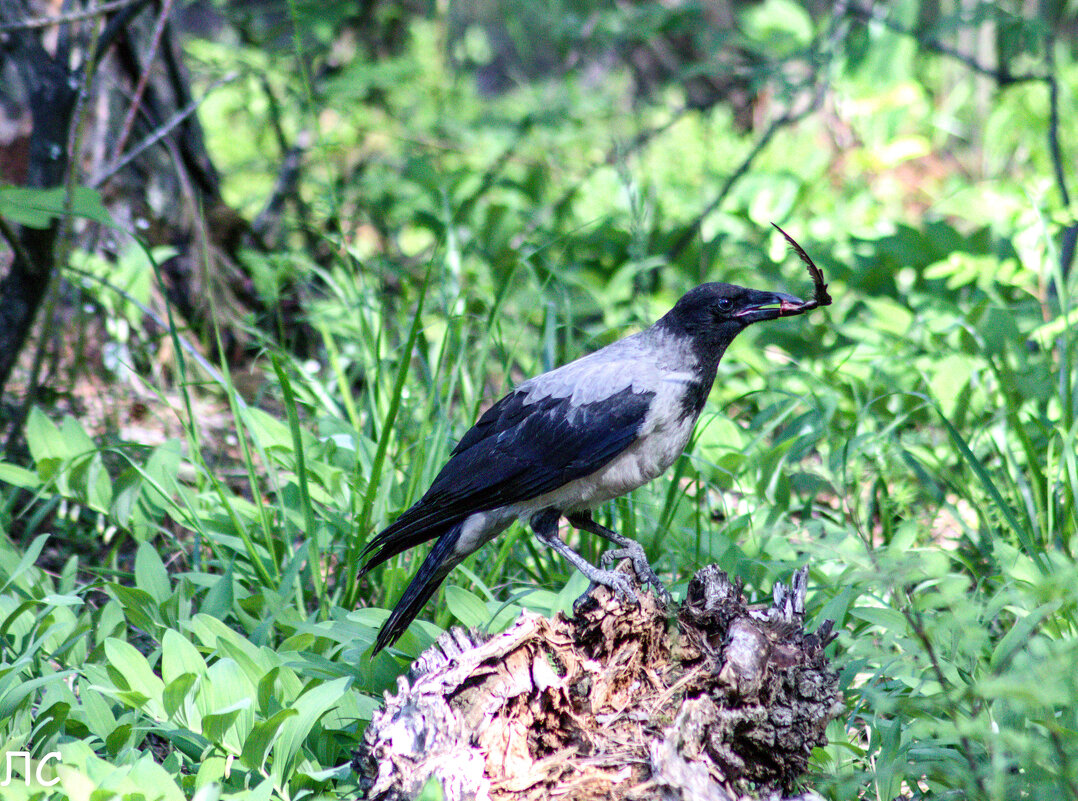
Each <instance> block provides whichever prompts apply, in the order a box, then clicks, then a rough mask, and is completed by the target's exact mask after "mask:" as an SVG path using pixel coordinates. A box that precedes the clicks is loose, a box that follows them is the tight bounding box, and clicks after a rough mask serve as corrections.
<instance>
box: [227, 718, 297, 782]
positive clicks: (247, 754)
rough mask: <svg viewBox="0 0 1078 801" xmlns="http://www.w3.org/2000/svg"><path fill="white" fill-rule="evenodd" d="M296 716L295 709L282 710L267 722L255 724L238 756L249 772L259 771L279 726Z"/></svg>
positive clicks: (279, 728) (278, 731)
mask: <svg viewBox="0 0 1078 801" xmlns="http://www.w3.org/2000/svg"><path fill="white" fill-rule="evenodd" d="M298 714H299V713H298V712H297V711H296V710H295V709H282V710H280V711H279V712H277V714H275V715H273V716H272V717H270V718H269V719H268V720H264V721H262V722H261V723H257V724H255V727H254V728H253V729H251V733H250V734H248V735H247V739H246V740H245V741H244V743H243V753H242V754H241V755H240V759H241V760H243V763H244V764H245V765H246V766H247V767H249V768H250V769H251V770H261V769H262V763H263V762H264V761H265V759H266V752H267V751H268V750H269V747H270V746H271V745H272V744H273V742H274V740H276V739H277V736H278V734H279V733H280V730H281V726H283V725H284V722H285V721H286V720H288V719H289V718H291V717H294V716H296V715H298Z"/></svg>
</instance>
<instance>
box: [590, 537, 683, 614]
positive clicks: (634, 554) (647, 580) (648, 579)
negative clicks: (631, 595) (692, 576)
mask: <svg viewBox="0 0 1078 801" xmlns="http://www.w3.org/2000/svg"><path fill="white" fill-rule="evenodd" d="M620 559H628V560H629V561H630V562H631V563H632V566H633V572H634V573H636V580H637V581H638V582H639V583H640V584H642V585H648V584H650V585H651V587H652V589H653V590H654V591H655V593H656V594H657V595H658V596H659V599H660V600H661V601H662V602H663V604H664V605H667V606H669V605H670V603H672V602H673V600H674V599H673V597H672V596H671V595H670V591H669V590H667V589H666V586H665V585H664V584H663V583H662V581H660V580H659V576H658V575H657V574H656V573H655V570H654V568H652V566H651V565H650V564H649V563H648V559H647V555H646V554H645V553H644V548H643V546H642V545H640V543H638V542H635V541H634V540H627V541H626V544H625V545H624V546H623V547H621V548H614V549H612V550H609V551H606V552H605V553H603V555H602V556H601V557H599V564H601V565H602V566H603V567H604V568H610V567H611V566H613V565H614V564H616V563H617V562H618V560H620Z"/></svg>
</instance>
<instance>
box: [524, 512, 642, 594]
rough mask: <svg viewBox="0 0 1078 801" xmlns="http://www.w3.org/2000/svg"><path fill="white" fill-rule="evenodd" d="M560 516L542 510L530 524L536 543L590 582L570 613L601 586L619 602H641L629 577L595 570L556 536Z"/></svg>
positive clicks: (611, 571)
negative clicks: (556, 554)
mask: <svg viewBox="0 0 1078 801" xmlns="http://www.w3.org/2000/svg"><path fill="white" fill-rule="evenodd" d="M560 517H561V512H559V511H558V510H556V509H544V510H543V511H541V512H538V513H536V514H534V515H532V518H531V520H530V521H529V522H530V523H531V527H532V531H534V532H535V537H536V539H538V540H539V542H541V543H543V545H547V546H549V547H551V548H553V549H554V550H555V551H557V552H558V553H559V554H561V556H562V557H563V558H564V559H565V561H567V562H568V563H569V564H571V565H572V566H573V567H575V568H576V569H577V570H579V571H580V572H581V573H583V574H584V576H585V577H586V578H587V579H588V581H590V582H591V586H589V587H588V589H587V591H586V592H585V593H584V594H583V595H581V596H580V597H579V598H577V599H576V600H575V601H574V602H573V613H574V614H575V613H576V612H577V611H578V609H577V607H578V606H579V605H580V604H581V603H582V602H583V601H586V600H587V599H588V597H589V596H590V595H591V592H592V590H594V589H595V588H596V587H598V586H599V585H600V584H601V585H603V586H604V587H609V588H610V589H611V590H613V592H614V596H615V597H616V598H617V599H618V600H620V601H625V602H630V603H634V604H638V603H640V599H639V598H638V597H637V595H636V591H635V590H634V589H633V585H632V582H630V581H629V577H628V576H626V575H625V574H624V573H619V572H617V571H616V570H604V569H602V568H598V567H596V566H595V565H593V564H591V562H589V561H588V560H587V559H585V558H584V557H583V556H581V555H580V554H578V553H577V552H576V551H574V550H573V549H572V548H570V547H569V546H568V545H567V544H566V543H565V542H563V541H562V539H561V538H560V537H559V536H558V519H559V518H560ZM638 547H639V546H638ZM653 575H654V574H653Z"/></svg>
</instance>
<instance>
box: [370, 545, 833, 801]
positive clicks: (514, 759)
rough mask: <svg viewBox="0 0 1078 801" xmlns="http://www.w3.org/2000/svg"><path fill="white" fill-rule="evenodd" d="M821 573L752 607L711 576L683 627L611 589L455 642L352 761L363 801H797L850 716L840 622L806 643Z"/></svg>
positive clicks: (704, 573)
mask: <svg viewBox="0 0 1078 801" xmlns="http://www.w3.org/2000/svg"><path fill="white" fill-rule="evenodd" d="M806 574H807V569H804V570H801V571H798V573H797V574H795V576H794V580H793V583H792V586H791V587H789V588H787V587H785V586H783V585H776V587H775V589H774V602H773V604H772V605H771V607H770V608H766V609H765V608H750V607H748V606H746V604H745V602H744V600H743V598H742V597H741V586H740V583H737V584H732V583H731V582H730V581H729V580H728V579H727V577H726V574H725V573H723V572H722V571H721V570H719V569H718V568H717V567H715V566H714V565H711V566H708V567H705V568H703V569H702V570H701V571H699V572H698V573H697V574H696V576H695V577H694V578H693V580H692V582H691V583H690V584H689V588H688V593H687V598H686V601H685V603H684V605H683V606H682V607H681V608H680V609H679V610H678V614H677V630H676V631H670V628H671V627H670V626H668V620H667V615H666V612H665V611H664V610H663V609H662V608H661V606H659V605H658V603H657V601H656V600H655V598H654V597H653V596H652V595H651V594H644V595H641V603H640V605H639V606H638V607H637V606H632V605H626V604H622V603H619V602H618V601H616V600H615V599H614V598H613V597H612V596H611V594H610V593H609V592H607V591H606V589H605V588H599V589H598V590H596V592H595V594H594V597H595V601H596V602H595V603H594V604H592V605H591V608H590V609H588V610H586V611H584V612H582V614H580V615H579V616H577V617H575V618H573V619H567V618H565V617H563V616H558V617H557V618H556V619H554V620H550V619H547V618H543V617H540V616H538V615H534V614H524V615H522V616H521V618H520V619H519V620H518V621H517V623H516V624H515V625H514V626H513V627H512V628H511V629H509V630H508V631H506V632H504V633H502V634H498V635H495V636H493V637H488V636H485V635H478V634H476V633H474V632H472V633H468V632H465V631H463V630H461V629H454V630H452V631H449V632H447V633H446V634H444V635H443V636H442V637H440V638H439V639H438V641H437V643H436V644H435V645H433V646H432V647H431V648H430V649H428V650H427V651H426V652H425V653H424V654H423V655H422V656H420V657H419V659H418V660H416V662H415V664H414V665H413V666H412V670H411V671H410V673H409V674H408V676H407V677H404V676H402V677H401V678H400V679H398V685H397V690H398V691H397V694H396V695H394V696H391V695H389V694H388V693H387V694H386V700H385V705H384V707H383V708H382V709H381V710H380V711H379V712H378V713H376V714H375V716H374V719H373V720H372V721H371V724H370V726H369V727H368V729H367V731H366V734H365V736H364V743H363V746H362V747H361V748H360V749H359V751H357V753H356V757H355V760H354V762H353V765H354V767H355V769H356V770H357V771H359V772H360V773H361V774H362V775H363V777H364V781H363V785H362V786H363V787H364V791H365V796H364V798H368V799H376V800H377V801H398V800H399V799H411V798H414V797H415V796H416V795H417V794H418V793H419V792H420V790H422V788H423V786H424V785H425V784H426V783H427V781H428V780H430V779H431V778H436V779H437V780H438V781H439V782H440V783H441V784H442V786H443V788H444V792H445V798H446V799H447V800H448V801H457V800H458V799H459V800H460V801H463V800H464V799H476V800H477V801H486V799H490V801H507V800H508V799H513V801H532V799H551V798H555V799H556V798H565V799H663V800H664V801H667V800H669V801H681V800H682V799H684V801H689V800H690V799H691V800H692V801H701V800H704V801H712V800H714V801H729V800H732V799H737V800H738V801H741V800H742V799H780V798H788V797H789V796H785V795H784V792H788V791H789V790H790V788H791V787H792V786H793V784H794V782H795V781H796V779H797V778H798V777H799V776H800V775H801V774H802V773H803V772H804V770H805V767H806V765H807V760H808V755H809V752H810V751H811V749H812V748H813V747H814V746H817V745H822V744H823V743H825V742H826V739H825V736H824V730H825V728H826V726H827V723H828V722H829V721H830V720H831V719H832V718H834V717H836V716H837V715H838V714H839V713H840V712H841V711H842V696H841V694H840V693H839V692H838V676H837V674H836V673H835V672H834V671H833V670H832V669H831V668H830V667H829V665H828V660H827V659H826V657H825V656H824V653H823V649H824V647H825V646H826V645H827V643H829V642H830V641H831V640H832V639H833V638H834V636H835V635H834V634H833V633H832V631H831V622H830V621H826V622H825V623H824V624H823V625H821V626H820V628H819V630H818V631H817V632H815V633H814V634H806V633H805V632H804V629H803V618H804V601H805V576H806ZM795 797H797V798H809V797H815V796H813V795H811V794H808V795H800V796H795Z"/></svg>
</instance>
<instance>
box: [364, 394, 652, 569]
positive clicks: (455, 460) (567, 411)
mask: <svg viewBox="0 0 1078 801" xmlns="http://www.w3.org/2000/svg"><path fill="white" fill-rule="evenodd" d="M653 396H654V393H653V392H634V391H633V389H632V387H631V386H630V387H626V388H625V389H623V390H621V391H620V392H617V393H615V394H613V395H610V396H609V397H607V398H604V399H602V400H601V401H596V402H594V403H586V404H580V405H574V404H573V403H572V401H571V399H570V398H568V397H560V398H559V397H546V398H541V399H539V400H535V401H532V402H530V403H526V402H525V400H526V399H527V397H528V392H527V391H526V390H523V389H518V390H517V391H515V392H512V393H510V394H509V395H506V396H505V397H504V398H502V399H501V400H500V401H498V402H497V403H496V404H494V405H493V406H492V407H490V409H488V410H487V412H486V413H485V414H484V415H483V416H482V417H480V418H479V421H478V422H477V423H476V424H475V426H474V427H473V428H471V429H470V430H469V431H468V432H467V433H466V434H465V435H464V437H462V438H461V440H460V442H459V443H457V446H456V448H454V449H453V453H452V455H451V457H450V459H449V461H448V462H447V463H446V465H445V467H443V468H442V470H441V472H440V473H439V474H438V476H437V477H436V478H435V479H434V483H433V484H431V487H430V489H429V490H427V492H426V494H424V495H423V497H422V498H421V499H420V500H419V502H418V503H416V504H415V505H414V506H412V508H410V509H409V510H408V511H406V512H405V513H404V514H402V515H401V516H400V517H399V518H397V520H396V521H395V522H394V523H393V524H392V525H391V526H389V528H387V529H386V530H385V531H383V532H382V533H380V534H379V535H378V536H377V537H375V538H374V539H373V540H371V542H369V543H368V544H367V547H366V548H365V549H364V554H372V556H371V558H370V559H369V561H368V562H367V563H366V565H364V567H363V570H364V572H366V571H367V570H369V569H370V568H372V567H374V566H375V565H377V564H380V563H381V562H383V561H385V560H386V559H388V558H390V557H391V556H394V555H396V554H398V553H401V552H403V551H406V550H408V549H409V548H412V547H414V546H415V545H419V544H420V543H422V542H426V541H427V540H430V539H433V538H434V537H437V536H440V535H441V534H442V533H444V532H445V531H447V530H448V529H449V528H450V527H452V526H453V525H455V524H456V523H458V522H460V521H461V520H463V519H464V518H465V517H467V516H468V515H469V514H472V513H473V512H481V511H486V510H489V509H495V508H497V507H499V506H506V505H509V504H513V503H518V502H521V501H527V500H530V499H531V498H535V497H537V496H539V495H542V494H544V493H547V492H550V491H552V490H555V489H557V488H558V487H560V486H562V485H563V484H566V483H568V482H569V481H573V480H574V479H577V478H582V477H583V476H586V475H588V474H590V473H593V472H594V471H596V470H598V469H599V468H600V467H602V466H603V465H604V464H606V463H607V462H609V461H610V460H611V459H613V458H614V457H615V456H617V455H618V454H619V453H621V452H622V451H623V450H625V448H627V447H628V446H629V445H630V444H632V442H633V440H635V439H636V434H637V431H639V430H640V426H641V425H642V424H643V422H644V418H645V417H646V416H647V413H648V408H649V407H650V405H651V399H652V397H653Z"/></svg>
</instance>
